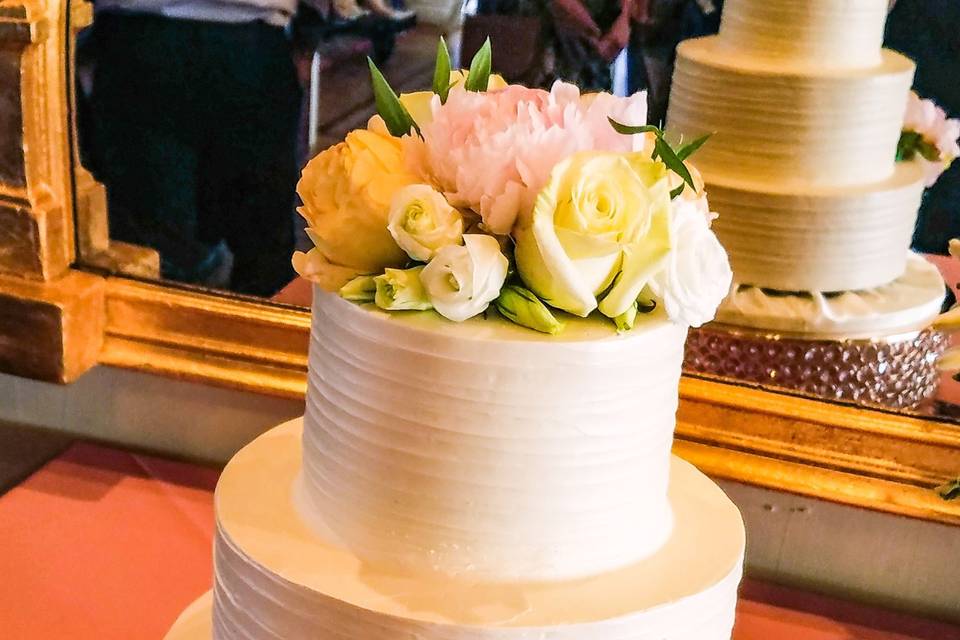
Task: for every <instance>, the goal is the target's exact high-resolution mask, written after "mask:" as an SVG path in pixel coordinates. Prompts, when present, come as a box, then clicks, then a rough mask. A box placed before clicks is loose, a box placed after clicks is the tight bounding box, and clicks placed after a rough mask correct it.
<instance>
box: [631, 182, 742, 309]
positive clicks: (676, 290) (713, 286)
mask: <svg viewBox="0 0 960 640" xmlns="http://www.w3.org/2000/svg"><path fill="white" fill-rule="evenodd" d="M670 235H671V237H672V238H673V250H672V251H671V252H670V255H669V257H668V258H667V264H666V266H665V268H664V269H662V270H661V271H660V272H659V273H657V275H655V276H654V277H653V280H652V281H651V282H650V288H651V289H652V290H653V292H654V294H655V295H656V296H657V297H658V298H660V299H661V300H663V304H664V308H665V309H666V312H667V315H668V316H669V317H670V319H671V320H673V321H674V322H676V323H677V324H685V325H689V326H691V327H699V326H701V325H703V324H705V323H707V322H710V321H711V320H713V317H714V315H715V314H716V312H717V307H718V306H720V303H721V302H723V299H724V298H725V297H726V296H727V294H728V293H729V292H730V283H731V282H732V280H733V272H732V271H731V270H730V261H729V260H728V259H727V252H726V251H725V250H724V248H723V246H721V244H720V241H719V240H717V236H715V235H714V233H713V231H711V230H710V226H709V224H708V222H707V219H706V218H705V217H704V215H703V212H702V211H701V210H700V208H699V207H698V206H697V203H696V202H695V201H690V200H684V199H682V198H677V199H676V200H674V201H673V206H672V208H671V212H670Z"/></svg>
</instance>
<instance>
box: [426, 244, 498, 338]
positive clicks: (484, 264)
mask: <svg viewBox="0 0 960 640" xmlns="http://www.w3.org/2000/svg"><path fill="white" fill-rule="evenodd" d="M507 267H508V262H507V258H506V256H504V255H503V253H502V252H501V251H500V243H499V242H497V239H496V238H494V237H493V236H487V235H482V234H467V235H465V236H463V245H448V246H446V247H444V248H443V249H440V251H438V252H437V254H436V255H435V256H434V257H433V260H431V261H430V264H428V265H427V266H426V267H424V269H423V271H422V272H421V274H420V280H421V282H423V287H424V289H426V291H427V296H428V297H429V298H430V302H431V303H432V304H433V308H434V309H436V310H437V313H439V314H440V315H442V316H443V317H444V318H447V319H448V320H453V321H454V322H463V321H464V320H466V319H468V318H472V317H473V316H475V315H477V314H479V313H483V311H485V310H486V308H487V307H488V306H489V305H490V303H491V302H493V301H494V300H496V299H497V297H498V296H499V295H500V290H501V289H502V288H503V283H504V281H505V280H506V279H507Z"/></svg>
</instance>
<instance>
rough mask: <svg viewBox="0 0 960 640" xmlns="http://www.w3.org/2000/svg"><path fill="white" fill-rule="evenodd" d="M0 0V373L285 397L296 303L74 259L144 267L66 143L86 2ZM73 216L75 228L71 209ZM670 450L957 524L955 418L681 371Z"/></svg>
mask: <svg viewBox="0 0 960 640" xmlns="http://www.w3.org/2000/svg"><path fill="white" fill-rule="evenodd" d="M66 7H67V5H66V3H65V2H64V1H63V0H50V1H43V0H16V1H10V0H0V370H2V371H5V372H10V373H14V374H16V375H21V376H26V377H32V378H38V379H43V380H50V381H56V382H61V383H66V382H70V381H72V380H74V379H75V378H76V377H77V376H79V375H80V374H82V373H83V371H85V370H87V369H89V368H90V367H92V366H94V365H96V364H98V363H99V364H105V365H112V366H117V367H124V368H130V369H137V370H141V371H149V372H152V373H155V374H157V375H163V376H171V377H175V378H181V379H189V380H196V381H202V382H204V383H208V384H215V385H221V386H229V387H234V388H238V389H243V390H247V391H251V392H256V393H263V394H271V395H280V396H286V397H292V398H299V397H302V396H303V393H304V390H305V387H306V369H307V359H306V350H307V344H308V337H309V326H310V318H309V314H308V312H307V311H305V310H303V309H297V308H292V307H291V308H288V307H282V306H279V305H275V304H268V303H264V302H258V301H255V300H250V299H244V298H240V297H234V296H230V295H228V294H222V293H211V292H208V291H202V290H197V289H191V288H188V287H182V286H175V285H174V286H171V285H167V284H161V283H156V282H147V281H142V280H136V279H131V278H126V277H120V276H114V275H99V274H97V273H94V272H90V271H86V270H81V269H77V268H74V267H73V266H72V265H73V262H74V258H75V253H76V250H77V247H78V246H80V247H82V248H85V249H89V248H90V247H94V253H96V254H98V255H100V256H101V257H103V256H105V257H104V258H103V261H105V262H106V263H108V264H112V265H114V266H116V265H117V264H119V265H120V266H121V267H122V266H123V265H124V264H126V265H127V266H131V265H132V270H133V271H134V272H135V273H139V274H141V275H143V274H145V273H147V274H148V273H149V271H150V268H151V267H150V265H151V264H152V258H151V256H150V254H149V252H148V253H142V252H139V253H138V251H139V250H137V249H136V248H131V247H123V246H121V247H114V246H112V245H111V243H110V242H109V240H108V239H107V238H106V237H105V232H104V230H105V225H104V224H103V220H104V218H103V217H102V216H103V215H104V213H103V210H102V206H103V205H102V194H99V193H98V191H97V190H98V188H99V187H98V185H96V183H95V182H94V181H93V180H92V178H91V177H90V176H89V174H86V172H84V171H82V170H81V169H78V168H77V163H76V162H75V157H74V152H73V150H72V147H71V136H70V135H69V133H70V123H71V119H70V118H71V115H70V108H69V99H68V95H69V94H70V91H71V88H70V87H69V84H68V81H67V76H68V74H67V64H66V61H67V60H68V55H69V52H70V51H71V43H70V39H71V37H72V35H73V33H74V32H75V29H76V27H77V25H80V24H83V23H84V22H85V21H88V20H89V15H88V14H89V9H88V8H85V6H84V5H82V4H79V3H74V4H73V5H72V7H71V9H70V11H71V15H68V14H67V13H66V12H67V8H66ZM75 213H76V219H77V220H79V221H80V226H81V227H82V228H81V229H79V230H75V229H74V219H75V217H74V214H75ZM680 392H681V403H680V412H679V421H678V426H677V441H676V451H677V452H678V453H679V454H680V455H681V456H683V457H685V458H687V459H689V460H691V461H692V462H694V463H695V464H697V465H698V466H700V467H701V468H702V469H704V470H705V471H706V472H708V473H710V474H712V475H714V476H715V477H720V478H727V479H731V480H736V481H739V482H745V483H748V484H752V485H757V486H761V487H766V488H771V489H776V490H782V491H789V492H793V493H797V494H802V495H806V496H811V497H816V498H823V499H827V500H831V501H835V502H841V503H845V504H850V505H856V506H860V507H866V508H869V509H875V510H880V511H885V512H890V513H897V514H902V515H907V516H911V517H915V518H922V519H926V520H932V521H938V522H943V523H950V524H960V503H948V502H946V501H943V500H942V499H940V498H939V497H938V496H937V495H936V493H935V492H934V491H933V488H934V487H935V486H936V485H938V484H940V483H942V482H944V481H945V480H947V479H949V478H951V477H955V476H956V475H957V474H960V427H957V426H954V425H951V424H946V423H941V422H937V421H935V420H926V419H921V418H915V417H907V416H903V415H896V414H892V413H885V412H880V411H871V410H865V409H861V408H856V407H851V406H845V405H839V404H833V403H829V402H823V401H816V400H810V399H806V398H800V397H793V396H789V395H785V394H778V393H771V392H768V391H763V390H759V389H754V388H750V387H746V386H738V385H732V384H723V383H719V382H715V381H710V380H705V379H699V378H693V377H685V378H684V379H683V381H682V383H681V389H680Z"/></svg>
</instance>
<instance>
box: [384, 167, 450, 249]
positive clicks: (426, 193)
mask: <svg viewBox="0 0 960 640" xmlns="http://www.w3.org/2000/svg"><path fill="white" fill-rule="evenodd" d="M387 229H388V230H389V231H390V235H392V236H393V239H394V240H395V241H396V243H397V244H398V245H399V246H400V248H401V249H403V250H404V251H406V252H407V255H408V256H410V257H411V258H413V259H414V260H419V261H421V262H428V261H429V260H430V259H431V258H432V257H433V256H434V255H435V254H436V253H437V251H439V250H440V249H442V248H443V247H446V246H447V245H451V244H460V243H461V242H462V240H463V217H462V216H461V215H460V212H459V211H457V210H456V209H454V208H453V207H451V206H450V204H449V203H448V202H447V199H446V198H444V197H443V194H441V193H440V192H439V191H437V190H436V189H434V188H433V187H431V186H430V185H427V184H412V185H410V186H408V187H404V188H403V189H400V190H399V191H397V193H396V194H395V195H394V196H393V205H392V206H391V207H390V215H389V217H388V225H387Z"/></svg>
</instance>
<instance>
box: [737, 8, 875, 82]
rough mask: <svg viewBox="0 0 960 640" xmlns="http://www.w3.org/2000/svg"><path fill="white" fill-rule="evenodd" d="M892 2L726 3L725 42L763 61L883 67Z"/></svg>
mask: <svg viewBox="0 0 960 640" xmlns="http://www.w3.org/2000/svg"><path fill="white" fill-rule="evenodd" d="M886 17H887V0H727V2H726V5H725V6H724V11H723V21H722V24H721V27H720V39H721V41H722V42H723V43H724V44H725V45H727V46H729V47H731V48H734V49H736V50H738V51H741V52H743V53H747V54H750V55H752V56H756V57H761V58H770V59H773V60H781V61H783V62H787V63H793V64H798V65H811V66H817V67H833V68H836V67H847V68H849V67H869V66H873V65H876V64H879V63H880V50H881V48H882V46H883V28H884V23H885V22H886Z"/></svg>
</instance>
